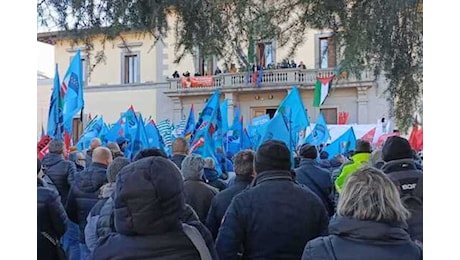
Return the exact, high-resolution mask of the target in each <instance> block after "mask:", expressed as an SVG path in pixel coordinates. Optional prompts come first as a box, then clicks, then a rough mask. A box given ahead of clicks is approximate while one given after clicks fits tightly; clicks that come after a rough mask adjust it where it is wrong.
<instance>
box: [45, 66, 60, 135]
mask: <svg viewBox="0 0 460 260" xmlns="http://www.w3.org/2000/svg"><path fill="white" fill-rule="evenodd" d="M60 85H61V84H60V82H59V72H58V65H57V64H56V72H55V74H54V81H53V92H52V93H51V98H50V108H49V111H48V127H47V128H48V129H47V134H48V135H49V136H50V137H51V138H53V139H60V140H64V135H63V134H64V118H63V114H62V104H63V102H62V97H61V86H60Z"/></svg>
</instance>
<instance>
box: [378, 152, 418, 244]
mask: <svg viewBox="0 0 460 260" xmlns="http://www.w3.org/2000/svg"><path fill="white" fill-rule="evenodd" d="M393 165H400V166H401V167H402V168H406V169H403V170H401V169H400V170H398V171H393V172H389V173H387V176H388V177H389V178H390V179H391V180H392V181H393V183H394V184H395V185H396V186H397V187H398V189H399V192H400V197H401V202H402V203H403V205H404V206H405V207H406V208H407V209H408V210H409V211H410V213H411V216H410V218H409V219H408V220H407V224H408V226H409V230H408V231H409V234H410V235H411V237H412V239H414V240H418V241H420V242H423V173H422V171H420V170H418V169H417V168H416V165H415V164H414V162H413V161H412V162H411V161H408V160H398V161H394V162H390V163H386V164H385V165H384V166H383V167H382V169H383V170H384V171H385V170H388V169H389V168H390V167H391V166H393Z"/></svg>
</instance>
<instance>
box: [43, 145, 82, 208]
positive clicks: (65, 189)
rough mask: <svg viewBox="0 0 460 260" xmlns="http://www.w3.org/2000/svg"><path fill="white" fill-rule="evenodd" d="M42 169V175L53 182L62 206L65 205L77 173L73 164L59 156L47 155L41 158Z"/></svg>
mask: <svg viewBox="0 0 460 260" xmlns="http://www.w3.org/2000/svg"><path fill="white" fill-rule="evenodd" d="M42 169H43V173H44V174H46V175H47V176H48V177H50V179H51V180H52V181H53V183H54V185H55V186H56V188H57V190H58V191H59V196H61V202H62V205H65V204H66V201H67V196H68V194H69V190H70V187H71V186H72V184H73V182H74V178H75V175H76V173H77V168H76V167H75V163H73V162H71V161H68V160H64V157H62V155H60V154H54V153H48V154H46V155H45V156H44V157H43V160H42Z"/></svg>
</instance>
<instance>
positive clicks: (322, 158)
mask: <svg viewBox="0 0 460 260" xmlns="http://www.w3.org/2000/svg"><path fill="white" fill-rule="evenodd" d="M319 158H320V159H321V160H324V159H327V158H329V153H328V152H326V151H322V152H321V153H320V154H319Z"/></svg>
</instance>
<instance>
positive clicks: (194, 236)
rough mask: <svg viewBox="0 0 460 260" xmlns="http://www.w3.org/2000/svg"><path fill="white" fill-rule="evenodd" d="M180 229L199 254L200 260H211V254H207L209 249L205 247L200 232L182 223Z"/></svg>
mask: <svg viewBox="0 0 460 260" xmlns="http://www.w3.org/2000/svg"><path fill="white" fill-rule="evenodd" d="M182 228H183V230H184V233H185V235H186V236H187V237H188V238H189V239H190V241H192V243H193V245H194V246H195V248H196V249H197V250H198V253H199V254H200V259H201V260H212V257H211V252H209V248H208V246H207V245H206V242H205V240H204V238H203V236H202V235H201V233H200V231H199V230H198V229H197V228H195V227H194V226H192V225H189V224H185V223H182Z"/></svg>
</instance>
